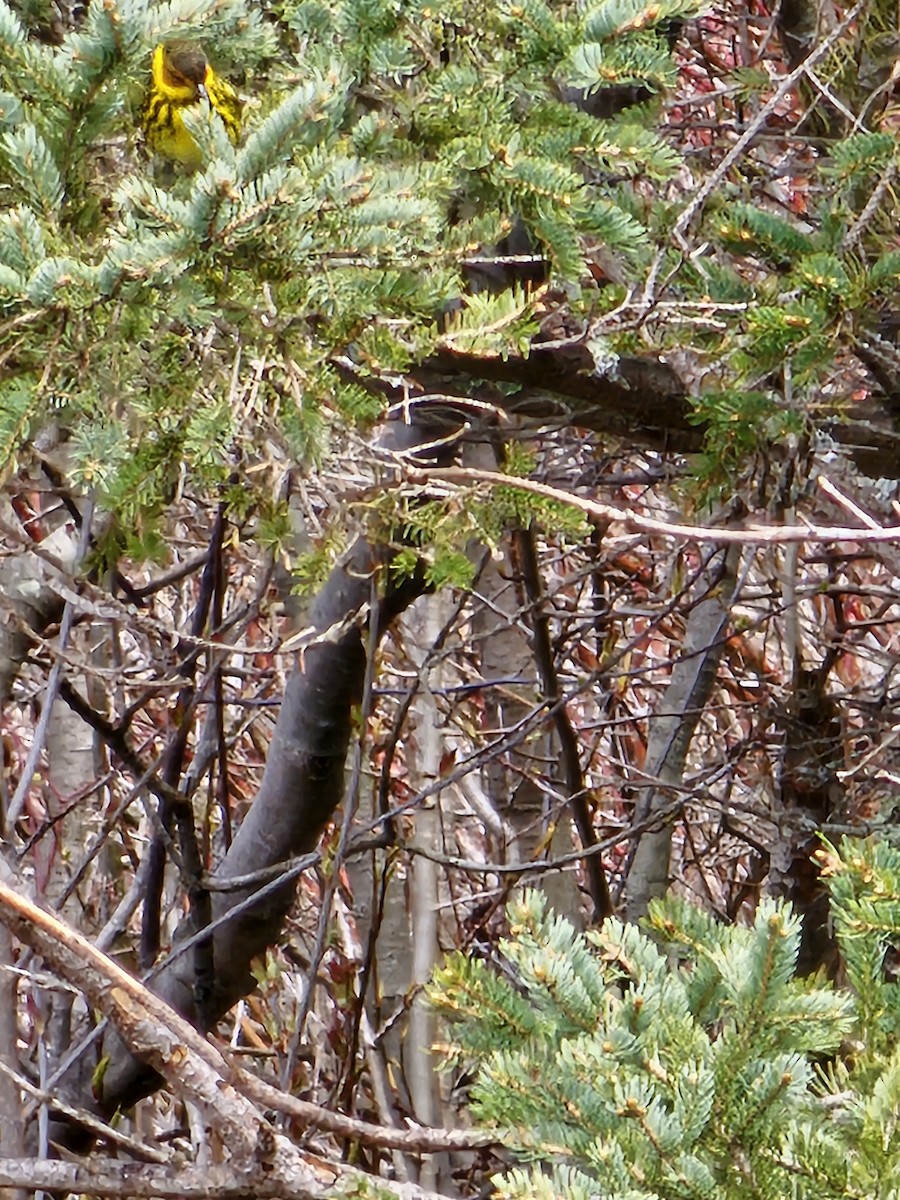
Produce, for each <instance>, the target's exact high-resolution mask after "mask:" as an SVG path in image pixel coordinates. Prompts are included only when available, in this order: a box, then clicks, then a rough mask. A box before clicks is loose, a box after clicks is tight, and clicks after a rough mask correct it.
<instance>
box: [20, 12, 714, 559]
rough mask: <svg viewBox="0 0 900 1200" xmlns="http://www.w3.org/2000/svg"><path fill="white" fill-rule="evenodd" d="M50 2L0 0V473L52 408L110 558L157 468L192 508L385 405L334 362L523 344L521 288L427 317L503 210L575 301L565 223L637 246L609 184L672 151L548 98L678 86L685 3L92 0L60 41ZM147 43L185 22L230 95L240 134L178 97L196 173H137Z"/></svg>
mask: <svg viewBox="0 0 900 1200" xmlns="http://www.w3.org/2000/svg"><path fill="white" fill-rule="evenodd" d="M50 7H51V6H41V5H37V6H29V7H28V9H27V10H20V9H17V7H15V6H13V5H12V4H10V3H8V2H7V0H0V186H2V188H3V194H4V205H3V211H2V213H0V317H2V320H0V354H2V356H3V358H2V361H3V371H2V375H0V464H3V468H4V470H6V471H9V470H12V469H14V468H15V465H16V461H17V457H18V456H19V455H20V453H21V451H22V448H23V446H24V445H25V443H26V442H27V439H28V438H29V436H31V435H33V434H34V433H35V432H36V431H38V430H40V429H42V428H44V427H45V425H46V423H47V420H48V417H50V416H51V415H52V417H53V418H54V420H56V421H58V423H59V427H60V428H61V429H62V430H63V431H64V434H65V436H66V437H67V438H68V439H69V447H70V450H71V451H72V455H73V457H72V459H71V462H72V467H71V470H72V474H73V476H74V479H75V481H76V482H77V483H78V484H80V485H81V486H83V487H84V488H88V489H90V490H91V491H92V492H93V493H94V496H95V498H96V500H97V502H98V503H99V504H100V505H102V506H103V507H104V508H105V509H106V510H107V511H108V512H109V513H111V514H112V516H113V518H114V525H113V528H112V530H111V532H110V534H109V537H108V544H107V546H106V553H107V555H108V556H109V557H111V558H115V557H116V556H117V555H118V554H120V553H122V552H123V551H125V552H128V553H130V554H132V555H134V556H136V557H142V556H145V555H148V554H154V553H157V552H158V551H159V549H160V547H159V544H158V541H157V533H156V530H157V524H158V518H159V514H160V513H161V512H162V511H163V509H164V506H165V503H166V499H167V497H169V496H170V495H171V494H172V490H173V488H174V487H175V486H176V483H177V485H178V486H179V487H182V488H183V487H185V486H187V487H189V488H190V489H192V491H193V493H194V494H196V495H198V496H201V497H204V496H205V497H211V498H215V496H216V495H217V493H221V489H223V488H224V487H225V486H226V482H227V481H228V480H229V478H232V480H233V476H234V472H235V471H237V472H238V474H239V475H241V473H242V471H243V469H244V467H245V466H247V465H248V464H249V463H252V461H253V458H254V455H255V454H256V452H257V450H258V448H260V447H261V446H262V445H263V443H264V441H265V439H266V438H268V437H271V436H272V435H273V433H274V434H275V436H277V437H278V438H279V439H280V440H281V441H282V442H283V443H284V445H285V446H286V448H287V450H288V452H289V453H290V454H292V455H293V456H294V457H296V458H298V459H300V460H302V459H304V458H307V457H309V456H316V455H321V454H322V453H325V452H326V450H327V441H326V437H325V430H326V427H327V426H328V425H329V424H332V423H335V422H341V421H348V422H356V421H359V420H362V421H371V419H372V418H373V417H374V416H376V415H377V414H378V412H379V409H380V402H379V401H378V399H377V398H376V397H373V395H372V394H371V393H367V392H366V391H365V390H364V389H363V388H360V387H359V386H358V385H357V384H354V383H352V382H348V376H347V372H346V371H344V372H341V373H337V372H335V370H334V366H333V361H332V359H333V356H334V355H336V354H339V355H342V356H344V358H345V359H349V360H350V361H352V363H353V366H354V370H355V371H356V372H357V374H358V376H359V377H360V378H361V379H362V380H363V382H364V381H365V379H366V378H367V377H372V376H377V375H378V374H379V373H381V372H384V371H388V372H390V371H398V370H399V371H402V370H405V369H407V368H408V367H409V366H410V364H412V363H414V362H417V361H419V360H421V359H422V357H423V356H425V355H426V354H427V353H429V351H431V350H432V349H433V348H434V347H435V345H436V344H437V343H438V341H439V340H440V339H441V337H443V336H447V337H450V338H451V339H456V342H457V344H460V345H464V346H465V347H466V348H473V347H474V348H476V349H483V350H485V351H486V352H490V353H505V352H507V351H510V350H514V351H517V352H519V351H521V350H522V348H523V347H525V346H527V342H528V338H529V336H530V334H531V333H533V331H534V327H535V326H534V318H533V307H534V301H533V300H532V299H530V298H528V297H523V296H522V295H521V294H519V293H517V292H506V293H503V294H501V295H490V294H483V295H480V296H477V297H474V296H473V297H471V298H470V300H469V301H468V302H466V303H465V304H464V307H463V309H462V312H461V313H460V315H459V316H458V317H457V318H456V319H455V320H451V321H450V322H449V324H448V325H447V326H446V327H445V326H444V323H443V318H442V314H443V313H444V310H445V309H446V307H447V304H448V302H449V301H452V300H454V298H456V297H460V296H462V295H464V293H465V292H466V289H467V282H466V272H465V263H466V261H468V260H469V259H471V257H472V255H473V254H476V255H477V254H479V253H481V252H483V251H486V250H487V251H489V250H490V247H491V246H492V245H494V244H495V243H497V242H498V241H500V240H501V239H502V238H503V237H504V236H505V235H506V234H507V233H509V231H510V230H511V229H512V228H513V226H514V225H515V224H516V223H519V224H520V227H521V228H522V229H523V230H524V231H525V233H526V234H527V236H528V238H529V239H530V241H531V244H532V245H533V247H534V251H535V253H536V254H537V255H538V256H544V257H545V258H546V261H547V262H548V263H549V265H550V269H551V270H552V271H553V272H554V273H555V274H556V276H557V278H559V279H560V280H567V281H569V282H570V283H571V284H572V286H573V288H574V289H575V290H574V291H573V296H577V294H578V291H577V289H578V285H579V280H580V278H581V276H582V274H583V255H582V245H583V242H584V239H585V238H594V239H601V240H602V241H603V242H604V243H606V244H607V245H609V246H610V247H612V248H615V249H616V250H617V251H618V252H620V253H621V254H622V255H623V256H625V258H634V257H635V256H638V257H640V255H641V254H643V253H644V252H645V248H646V247H647V245H648V231H647V227H646V224H645V222H644V221H643V220H642V219H641V216H640V215H639V213H637V212H636V211H635V212H633V211H631V210H630V208H629V206H628V204H627V202H626V200H625V198H624V196H623V189H625V190H626V191H627V188H628V186H630V181H634V180H637V179H641V178H646V179H654V180H662V179H666V178H669V177H671V176H672V174H673V173H674V171H675V170H676V168H677V157H676V156H675V155H674V154H673V152H672V150H671V148H670V147H669V146H668V145H667V144H666V142H665V140H664V139H663V138H662V137H661V136H660V135H659V134H658V133H656V132H655V131H654V130H653V129H652V128H651V127H650V125H651V122H648V121H645V120H643V119H642V118H636V117H635V116H634V115H633V113H632V115H630V116H629V117H628V118H627V119H625V118H622V119H610V120H602V121H598V120H595V119H593V118H590V117H588V116H587V115H586V114H585V113H584V112H581V111H579V109H578V107H577V106H576V105H575V104H572V103H567V102H564V100H563V97H564V96H565V94H566V91H567V89H568V90H570V91H571V90H572V89H575V90H576V91H577V90H578V89H584V90H586V91H592V90H594V91H595V90H597V89H599V88H604V87H608V86H610V85H611V84H613V83H617V82H621V81H627V82H629V83H637V84H640V86H641V87H642V88H644V90H645V92H646V94H647V95H648V96H649V95H651V94H653V93H655V92H656V91H657V90H658V89H659V87H661V86H663V84H664V83H665V82H666V81H667V80H669V79H671V78H672V76H673V67H672V59H671V55H670V52H669V47H668V43H667V41H666V37H665V29H666V25H665V23H666V21H667V20H668V19H669V18H671V17H672V16H679V15H682V14H685V13H690V12H694V11H696V10H697V9H698V8H699V7H700V6H699V5H698V4H696V3H686V2H685V0H668V3H665V4H662V5H653V6H647V5H645V4H643V3H634V2H633V0H627V2H623V0H605V2H604V3H601V4H600V5H597V6H594V7H588V8H586V9H584V10H583V11H579V10H576V9H575V8H574V7H572V8H570V7H568V6H559V5H556V4H551V3H544V2H543V0H528V3H526V4H525V5H519V4H512V3H501V4H499V5H496V4H493V3H492V4H483V5H482V4H477V3H475V4H473V3H472V2H471V0H456V2H452V0H451V3H450V4H448V5H445V6H442V8H441V9H440V10H436V9H434V8H433V7H431V6H429V5H427V4H425V3H423V2H421V0H401V2H397V0H335V2H334V3H328V4H327V5H326V4H322V3H319V2H317V0H299V2H298V0H284V2H282V3H279V4H277V5H271V6H267V5H261V4H251V3H249V2H248V0H166V2H165V3H162V2H159V0H157V2H153V3H149V4H148V3H142V2H140V3H139V2H138V0H116V3H113V4H102V5H91V6H89V7H88V8H87V10H86V13H85V15H84V19H83V21H82V23H81V24H80V26H79V27H78V28H77V29H73V30H70V31H68V32H64V33H63V34H62V35H61V36H60V37H59V38H58V39H57V43H56V44H51V40H50V39H47V38H43V39H39V38H38V36H37V32H38V29H39V28H43V29H46V28H47V27H48V26H49V25H50V24H51V19H50V18H51V14H50V11H49V9H50ZM44 8H46V9H47V12H46V13H45V12H44ZM20 11H24V12H25V13H26V14H27V15H23V16H20V15H19V12H20ZM42 17H46V22H42V19H41V18H42ZM170 37H172V38H174V37H177V38H179V39H182V40H184V39H190V38H196V39H198V40H199V41H200V42H201V43H202V45H203V47H204V49H205V51H206V53H207V56H208V58H209V60H210V61H211V62H212V63H213V65H214V66H215V68H216V70H217V71H219V72H220V73H221V74H222V76H223V77H224V78H226V79H228V80H229V81H230V82H231V83H233V84H234V86H235V87H237V88H238V90H239V91H241V92H242V94H243V96H244V99H245V101H246V107H245V114H244V115H245V131H244V136H243V139H242V142H241V144H239V145H238V146H232V145H231V144H230V143H229V141H228V138H227V136H225V134H224V131H223V130H222V129H221V128H220V127H219V124H218V123H217V122H209V121H207V120H205V119H204V117H203V114H202V113H198V114H191V113H188V114H187V116H186V118H185V119H186V122H187V124H188V126H189V128H190V130H191V132H192V134H193V135H194V136H195V139H196V141H197V142H198V144H199V145H200V147H201V150H202V153H203V159H204V165H203V166H202V167H201V168H200V169H199V170H197V171H196V172H193V173H191V172H186V171H184V170H177V169H173V168H171V167H165V166H164V165H162V164H158V163H154V162H152V161H151V160H150V158H149V156H148V154H147V152H146V148H145V147H143V145H142V142H141V138H140V135H139V133H138V124H139V121H138V114H139V112H140V105H141V100H142V97H143V92H144V88H145V84H146V79H147V76H148V71H149V63H150V57H151V54H152V50H153V48H154V46H155V45H156V44H158V42H160V41H161V40H164V39H166V38H170ZM13 347H14V349H12V348H13ZM248 364H253V365H254V369H255V370H256V373H257V376H258V379H257V384H258V386H254V389H253V404H252V406H251V407H250V409H249V410H244V411H241V412H237V411H236V406H235V404H234V387H235V381H239V380H240V379H241V377H242V372H246V371H248V370H249V369H250V368H249V366H248ZM264 479H265V476H263V480H264ZM242 482H244V483H245V484H246V488H244V489H233V488H232V491H231V493H230V494H233V495H236V494H239V493H240V492H241V491H243V495H244V498H245V502H246V498H247V496H252V497H253V502H252V503H250V504H246V507H247V509H248V510H252V511H253V512H254V514H255V515H256V519H257V521H258V525H257V530H256V531H257V533H259V532H260V528H261V527H265V528H270V529H276V528H278V527H279V522H278V520H277V513H276V512H275V507H276V500H275V497H274V495H271V494H266V489H265V487H264V486H263V485H262V484H261V483H260V482H259V479H258V477H256V476H253V475H248V476H246V477H243V479H242ZM233 515H234V516H235V518H236V519H238V520H240V514H237V513H236V514H233ZM469 520H470V522H471V518H469ZM452 542H453V545H454V546H458V545H459V544H460V542H461V535H460V533H459V531H458V530H457V532H456V535H455V536H454V538H453V539H452ZM449 546H450V542H448V547H449ZM451 574H452V573H451Z"/></svg>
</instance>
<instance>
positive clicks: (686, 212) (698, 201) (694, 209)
mask: <svg viewBox="0 0 900 1200" xmlns="http://www.w3.org/2000/svg"><path fill="white" fill-rule="evenodd" d="M865 6H866V0H857V3H856V4H854V5H853V7H852V8H851V9H850V10H849V12H848V13H847V14H846V15H845V16H844V19H843V20H842V21H841V22H840V23H839V24H838V25H836V26H835V28H834V29H833V30H832V31H831V33H829V35H828V37H826V38H825V40H824V41H823V42H822V44H821V45H820V46H817V47H816V49H815V50H813V51H812V53H811V54H809V55H808V56H807V57H806V58H805V59H804V60H803V62H802V63H800V64H799V66H796V67H795V68H794V70H793V71H791V72H790V74H789V75H785V77H784V79H782V81H781V83H779V85H778V87H777V88H776V89H775V91H774V92H773V93H772V95H771V96H770V97H769V99H768V100H767V101H766V103H765V104H764V105H763V106H762V108H761V109H760V110H759V112H758V113H757V114H756V116H755V118H754V119H753V120H752V121H751V122H750V124H749V125H748V126H747V128H746V129H745V130H744V132H743V133H742V134H741V136H740V137H739V138H738V140H737V141H736V142H735V143H734V145H733V146H732V147H731V149H730V150H729V151H728V153H727V154H726V155H725V157H724V158H723V159H722V161H721V162H720V163H719V165H718V166H717V167H716V169H715V170H714V171H713V172H712V174H711V175H709V176H708V177H707V179H706V180H705V181H704V182H703V183H702V184H701V186H700V188H699V190H698V191H697V194H696V195H695V196H694V198H693V200H691V202H690V204H688V206H687V208H685V209H683V210H682V213H681V216H680V217H679V218H678V220H677V221H676V222H675V228H674V230H673V234H674V236H675V238H676V240H677V241H678V242H679V243H680V244H681V245H682V246H683V247H684V248H685V249H686V248H687V247H686V243H685V239H684V232H685V230H686V229H687V227H688V225H690V223H691V221H692V220H693V218H694V216H695V215H696V214H697V213H698V212H699V211H700V209H701V208H702V207H703V205H704V204H705V203H706V201H707V199H708V198H709V196H710V195H711V194H712V193H713V192H714V191H715V189H716V188H717V187H718V186H719V184H720V183H721V182H722V180H723V179H724V178H725V176H726V175H727V173H728V172H729V171H730V170H731V168H732V166H733V165H734V164H735V163H736V162H737V160H738V159H739V158H740V157H741V155H742V154H743V153H744V151H745V150H746V149H747V147H748V146H749V145H750V143H751V142H752V141H753V139H754V138H755V137H756V135H757V134H758V133H759V131H760V130H761V129H762V127H763V126H764V125H765V123H766V121H767V120H768V118H769V116H770V115H771V114H772V113H773V112H774V111H775V109H776V108H777V107H778V105H779V104H780V103H781V101H782V100H783V99H784V97H785V96H786V95H787V94H788V92H789V91H790V90H791V88H792V87H793V86H794V84H795V83H797V81H798V80H799V79H801V78H802V77H803V76H804V75H806V74H807V73H808V71H809V69H810V67H814V66H815V65H816V63H817V62H818V61H819V60H820V59H822V58H824V57H825V55H826V54H827V53H828V52H829V50H830V49H831V47H832V46H833V45H834V44H835V42H837V41H838V39H839V38H841V37H843V35H844V33H845V32H846V31H847V30H848V29H849V28H850V26H851V25H852V24H853V22H854V21H855V20H856V18H857V17H858V16H859V14H860V13H861V12H862V10H863V9H864V8H865Z"/></svg>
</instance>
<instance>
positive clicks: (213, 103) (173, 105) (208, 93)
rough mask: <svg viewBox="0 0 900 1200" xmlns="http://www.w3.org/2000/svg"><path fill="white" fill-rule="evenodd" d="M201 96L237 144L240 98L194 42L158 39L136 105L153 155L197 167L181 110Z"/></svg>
mask: <svg viewBox="0 0 900 1200" xmlns="http://www.w3.org/2000/svg"><path fill="white" fill-rule="evenodd" d="M203 99H206V100H208V101H209V105H210V108H211V109H212V110H213V112H215V113H217V114H218V116H219V117H220V119H221V121H222V124H223V125H224V126H225V132H226V133H227V134H228V137H229V139H230V140H231V142H232V144H233V145H237V141H238V138H239V137H240V134H241V101H240V97H239V96H238V94H237V92H236V91H235V90H234V88H233V87H232V86H231V84H230V83H228V82H227V81H226V80H224V79H222V77H221V76H220V75H217V74H216V73H215V71H214V70H213V69H212V67H211V66H210V65H209V63H208V62H207V61H206V55H205V54H204V53H203V51H202V50H201V49H200V47H199V46H197V45H195V44H193V43H191V42H163V43H161V44H160V45H159V46H157V47H156V49H155V50H154V51H153V64H152V67H151V73H150V86H149V87H148V89H147V95H146V97H145V99H144V105H143V108H142V110H141V128H142V129H143V131H144V137H145V138H146V139H147V145H148V146H149V147H150V149H151V150H152V151H153V153H154V154H161V155H162V156H163V157H164V158H171V159H174V160H175V161H176V162H180V163H184V165H185V166H187V167H192V168H193V167H199V166H200V164H201V162H202V161H203V158H202V155H201V153H200V147H199V146H198V145H197V143H196V142H195V141H194V139H193V138H192V137H191V135H190V134H189V133H188V131H187V127H186V126H185V123H184V121H183V120H182V113H183V112H184V110H185V109H186V108H190V107H191V106H193V105H197V104H199V103H200V102H201V100H203Z"/></svg>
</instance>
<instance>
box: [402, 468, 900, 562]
mask: <svg viewBox="0 0 900 1200" xmlns="http://www.w3.org/2000/svg"><path fill="white" fill-rule="evenodd" d="M403 482H404V483H408V484H414V485H416V486H418V487H427V486H433V485H434V484H435V483H442V482H443V483H451V484H452V483H458V484H467V483H471V484H477V483H486V484H489V485H490V486H491V487H507V488H519V489H520V490H521V491H523V492H531V493H532V494H533V495H535V496H542V497H543V498H544V499H545V500H552V501H554V502H556V503H558V504H568V505H570V506H571V507H572V508H577V509H579V510H580V511H581V512H583V513H584V514H585V515H586V516H588V517H591V518H592V519H594V520H599V521H616V522H618V523H619V524H621V525H623V526H624V527H625V529H626V530H627V531H628V532H629V533H655V534H661V535H662V536H663V537H671V538H680V539H681V538H683V539H687V540H688V541H694V542H712V543H716V544H718V545H723V546H724V545H762V546H767V545H777V544H784V543H788V542H862V543H865V544H867V545H868V544H876V543H879V542H900V525H876V526H875V527H874V528H869V529H849V528H846V527H844V526H840V525H838V526H831V525H821V526H815V525H809V526H807V525H747V526H746V527H745V528H744V529H719V528H715V529H705V528H703V527H702V526H699V525H681V524H678V523H677V522H673V521H658V520H656V518H654V517H642V516H639V515H638V514H637V513H634V512H630V511H629V510H628V509H624V508H617V507H616V506H615V505H613V504H600V503H598V502H597V501H595V500H586V499H585V498H584V497H583V496H576V495H574V494H573V493H572V492H564V491H562V490H561V489H560V488H555V487H550V486H549V485H547V484H544V483H538V481H537V480H535V479H518V478H516V477H514V476H512V475H500V474H498V473H497V472H496V471H479V470H477V469H475V468H471V469H470V468H466V467H445V468H443V469H435V470H431V471H416V470H411V471H407V472H406V474H405V477H404V480H403Z"/></svg>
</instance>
